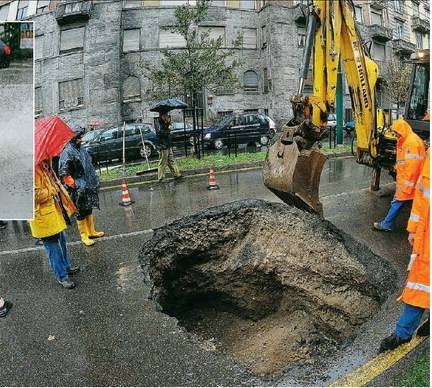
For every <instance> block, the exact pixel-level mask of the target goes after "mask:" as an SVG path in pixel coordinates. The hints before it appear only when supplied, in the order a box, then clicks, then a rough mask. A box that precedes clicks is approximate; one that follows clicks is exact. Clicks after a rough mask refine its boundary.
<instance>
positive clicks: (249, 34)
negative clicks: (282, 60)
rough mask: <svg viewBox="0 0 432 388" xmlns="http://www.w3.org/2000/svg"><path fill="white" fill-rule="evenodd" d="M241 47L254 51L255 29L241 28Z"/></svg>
mask: <svg viewBox="0 0 432 388" xmlns="http://www.w3.org/2000/svg"><path fill="white" fill-rule="evenodd" d="M243 47H244V48H252V49H256V47H257V30H256V28H243Z"/></svg>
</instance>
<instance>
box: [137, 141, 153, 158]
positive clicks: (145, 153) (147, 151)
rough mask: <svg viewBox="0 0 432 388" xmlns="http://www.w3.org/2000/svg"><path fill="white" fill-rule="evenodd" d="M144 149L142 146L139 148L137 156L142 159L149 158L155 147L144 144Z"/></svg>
mask: <svg viewBox="0 0 432 388" xmlns="http://www.w3.org/2000/svg"><path fill="white" fill-rule="evenodd" d="M144 144H145V147H143V146H142V145H141V146H140V148H139V151H138V152H139V156H140V157H141V158H143V159H146V158H150V157H151V156H152V155H153V154H154V152H155V146H154V145H153V144H151V143H144Z"/></svg>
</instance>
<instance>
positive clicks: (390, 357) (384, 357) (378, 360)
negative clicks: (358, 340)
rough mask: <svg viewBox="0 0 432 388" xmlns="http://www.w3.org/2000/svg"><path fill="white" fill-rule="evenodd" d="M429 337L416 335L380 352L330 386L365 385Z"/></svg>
mask: <svg viewBox="0 0 432 388" xmlns="http://www.w3.org/2000/svg"><path fill="white" fill-rule="evenodd" d="M426 338H427V337H419V336H415V337H414V338H413V339H412V340H411V341H410V342H408V343H406V344H403V345H401V346H399V347H398V348H396V349H395V350H392V351H387V352H384V353H381V354H379V355H378V356H376V357H375V358H373V359H372V360H370V361H369V362H368V363H366V364H364V365H363V366H361V367H360V368H358V369H357V370H355V371H354V372H352V373H349V374H347V375H346V376H345V377H342V378H340V379H339V380H336V381H335V382H334V383H333V384H330V387H364V386H366V385H367V384H369V383H370V382H371V381H372V380H373V379H375V378H376V377H378V376H380V375H381V374H382V373H384V372H385V371H386V370H387V369H389V368H390V367H392V366H393V365H394V364H396V363H397V362H398V361H399V360H401V359H402V358H403V357H405V356H406V355H407V354H408V353H409V352H411V351H412V350H414V348H415V347H417V346H418V345H420V344H421V343H422V342H423V341H424V340H425V339H426Z"/></svg>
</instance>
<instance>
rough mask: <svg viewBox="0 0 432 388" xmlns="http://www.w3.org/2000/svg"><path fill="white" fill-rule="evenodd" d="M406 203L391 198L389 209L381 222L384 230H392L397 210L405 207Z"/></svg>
mask: <svg viewBox="0 0 432 388" xmlns="http://www.w3.org/2000/svg"><path fill="white" fill-rule="evenodd" d="M406 202H407V201H399V200H397V199H396V198H393V200H392V201H391V204H390V209H389V211H388V213H387V215H386V217H385V218H384V220H383V221H381V225H382V226H383V228H384V229H389V230H392V229H393V227H394V224H395V222H396V218H397V216H398V214H399V210H400V209H401V208H402V207H403V205H405V203H406Z"/></svg>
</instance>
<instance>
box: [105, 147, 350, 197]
mask: <svg viewBox="0 0 432 388" xmlns="http://www.w3.org/2000/svg"><path fill="white" fill-rule="evenodd" d="M346 157H352V154H351V152H343V153H339V154H336V153H332V154H328V155H327V158H328V159H339V158H346ZM263 164H264V161H263V160H258V161H253V162H244V163H238V164H231V165H228V166H223V167H220V168H218V169H217V171H218V172H223V171H230V172H233V171H237V170H243V169H253V168H257V169H258V168H260V167H262V166H263ZM208 172H209V169H208V168H196V169H193V170H185V171H182V173H183V176H187V177H190V176H193V175H202V174H207V173H208ZM125 179H126V183H127V184H130V183H143V184H145V183H154V182H155V181H156V180H157V173H150V174H148V175H145V174H144V175H139V176H138V175H133V176H129V177H126V178H125ZM121 184H122V178H115V179H110V180H104V181H101V182H100V188H101V189H102V188H106V187H112V186H120V185H121Z"/></svg>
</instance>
